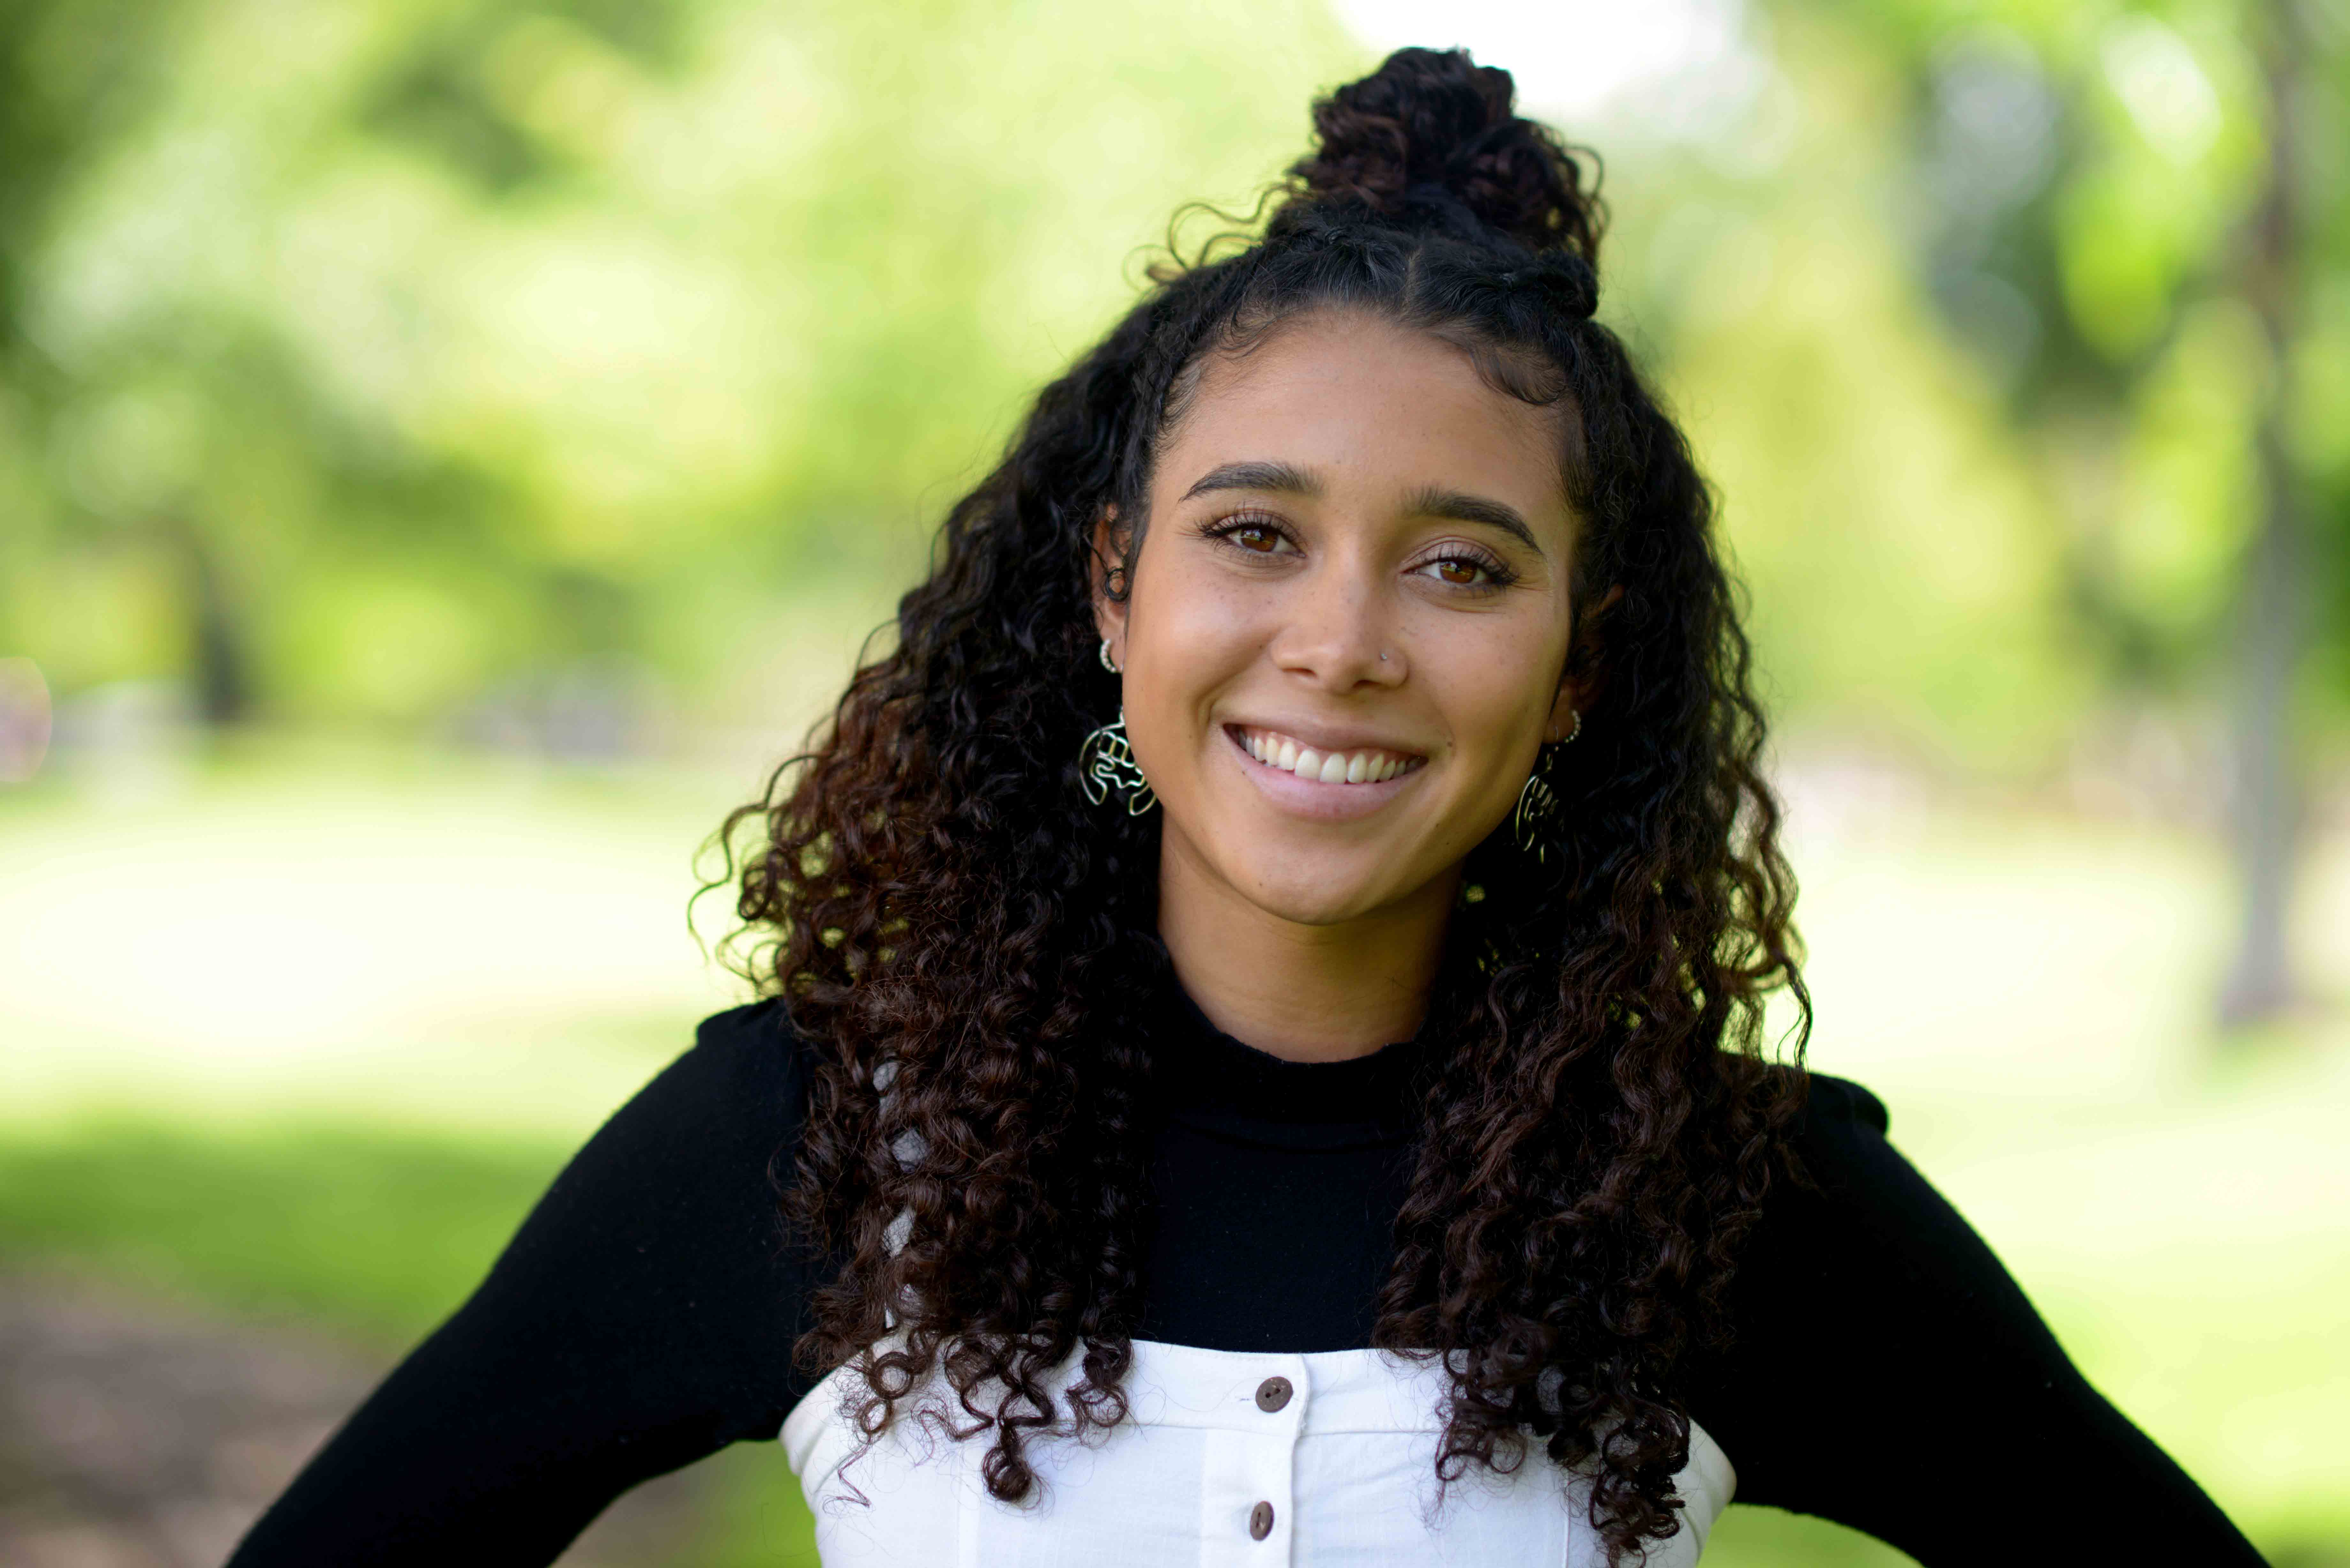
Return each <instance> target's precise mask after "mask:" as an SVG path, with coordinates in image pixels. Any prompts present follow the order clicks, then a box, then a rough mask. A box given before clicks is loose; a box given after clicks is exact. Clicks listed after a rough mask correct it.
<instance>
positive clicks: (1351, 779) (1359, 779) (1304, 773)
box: [1243, 732, 1411, 784]
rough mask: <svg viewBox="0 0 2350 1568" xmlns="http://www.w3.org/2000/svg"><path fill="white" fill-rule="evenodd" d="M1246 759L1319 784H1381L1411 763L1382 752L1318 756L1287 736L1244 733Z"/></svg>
mask: <svg viewBox="0 0 2350 1568" xmlns="http://www.w3.org/2000/svg"><path fill="white" fill-rule="evenodd" d="M1243 739H1244V740H1245V741H1246V742H1247V743H1248V750H1249V755H1251V756H1253V757H1254V758H1255V759H1256V760H1257V761H1259V762H1261V763H1264V764H1265V765H1266V766H1267V767H1274V768H1279V769H1281V770H1282V771H1283V772H1284V773H1293V774H1296V775H1297V776H1298V777H1299V778H1302V779H1313V780H1315V782H1316V783H1319V784H1382V783H1384V782H1386V781H1387V780H1388V779H1391V778H1393V777H1395V776H1396V775H1397V774H1400V773H1402V772H1404V771H1405V769H1407V768H1408V767H1409V766H1410V765H1411V764H1410V760H1409V758H1405V757H1398V756H1391V755H1389V754H1388V753H1385V752H1376V751H1366V752H1356V753H1351V754H1350V753H1345V752H1319V751H1316V750H1315V749H1314V748H1313V747H1312V746H1301V745H1299V744H1298V743H1297V742H1295V741H1294V740H1291V739H1290V738H1289V737H1288V736H1286V735H1276V734H1272V733H1265V734H1250V733H1247V732H1243Z"/></svg>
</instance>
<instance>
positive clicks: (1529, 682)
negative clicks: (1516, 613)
mask: <svg viewBox="0 0 2350 1568" xmlns="http://www.w3.org/2000/svg"><path fill="white" fill-rule="evenodd" d="M1465 629H1466V628H1458V627H1455V628H1448V630H1450V631H1451V633H1452V634H1453V635H1451V636H1448V637H1445V638H1442V639H1430V642H1429V643H1428V644H1427V645H1425V646H1424V647H1423V649H1422V650H1421V651H1420V653H1419V655H1418V656H1417V657H1416V659H1415V661H1414V670H1413V672H1414V674H1415V675H1416V676H1418V677H1419V678H1420V679H1422V680H1424V681H1425V682H1426V684H1427V685H1428V687H1429V689H1430V691H1431V692H1432V693H1434V694H1435V695H1436V696H1437V700H1438V701H1439V703H1440V706H1441V707H1442V709H1443V711H1444V712H1445V714H1446V717H1447V720H1448V724H1449V727H1450V728H1451V732H1452V738H1453V743H1454V744H1455V745H1457V746H1459V747H1460V748H1461V751H1462V753H1465V754H1466V755H1467V756H1468V757H1469V758H1471V759H1473V760H1474V761H1475V762H1476V763H1479V764H1480V766H1481V769H1500V768H1502V767H1503V765H1504V764H1505V763H1507V764H1511V765H1514V763H1515V760H1516V753H1517V752H1518V751H1520V750H1521V749H1523V750H1526V751H1529V752H1531V751H1532V750H1533V749H1534V746H1535V744H1536V743H1538V742H1539V741H1540V739H1541V731H1542V725H1543V722H1544V719H1545V718H1547V717H1548V716H1549V713H1550V707H1551V701H1552V697H1553V692H1554V690H1555V676H1556V673H1557V670H1558V666H1559V661H1560V660H1561V659H1564V657H1565V653H1564V650H1563V649H1561V650H1557V651H1554V649H1552V647H1551V642H1552V640H1553V639H1550V638H1549V637H1547V636H1545V635H1544V631H1545V629H1546V628H1540V627H1513V626H1507V625H1501V624H1496V625H1494V626H1493V627H1492V628H1491V632H1490V634H1489V635H1484V636H1464V635H1461V633H1462V632H1463V631H1464V630H1465Z"/></svg>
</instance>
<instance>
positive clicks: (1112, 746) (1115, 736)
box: [1077, 638, 1159, 816]
mask: <svg viewBox="0 0 2350 1568" xmlns="http://www.w3.org/2000/svg"><path fill="white" fill-rule="evenodd" d="M1099 657H1100V659H1101V666H1102V668H1103V669H1104V670H1108V671H1109V672H1110V673H1111V674H1112V675H1117V674H1119V673H1121V671H1120V670H1118V665H1117V664H1116V663H1115V662H1113V661H1112V659H1110V656H1109V639H1107V638H1104V639H1102V645H1101V652H1100V655H1099ZM1077 782H1078V783H1079V784H1083V785H1084V786H1085V791H1086V798H1087V800H1090V801H1092V802H1093V803H1094V804H1095V805H1101V803H1102V802H1104V801H1106V800H1107V799H1108V798H1109V794H1110V791H1112V790H1113V789H1115V790H1116V791H1118V794H1119V795H1120V796H1121V797H1123V798H1124V800H1125V802H1126V815H1128V816H1140V815H1142V814H1143V813H1144V812H1146V811H1149V809H1150V808H1151V807H1152V806H1154V805H1158V804H1159V797H1158V796H1157V795H1156V794H1152V793H1151V789H1150V781H1149V779H1147V778H1144V777H1143V776H1142V769H1141V768H1140V767H1139V766H1138V765H1136V763H1135V760H1134V748H1133V747H1132V746H1131V745H1129V744H1128V742H1127V738H1126V704H1125V703H1123V702H1120V703H1119V704H1118V718H1117V719H1116V720H1115V721H1114V722H1110V723H1107V724H1104V725H1103V726H1102V727H1101V728H1100V729H1098V730H1095V731H1093V732H1091V733H1089V734H1087V736H1086V738H1085V739H1084V740H1083V741H1081V742H1078V744H1077Z"/></svg>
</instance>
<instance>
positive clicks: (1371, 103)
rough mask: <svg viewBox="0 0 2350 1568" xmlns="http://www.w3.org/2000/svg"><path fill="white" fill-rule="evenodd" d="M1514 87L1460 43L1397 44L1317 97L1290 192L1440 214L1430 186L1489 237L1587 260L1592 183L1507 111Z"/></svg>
mask: <svg viewBox="0 0 2350 1568" xmlns="http://www.w3.org/2000/svg"><path fill="white" fill-rule="evenodd" d="M1515 94H1516V84H1515V83H1514V82H1513V81H1512V80H1511V79H1510V73H1509V72H1507V71H1505V70H1502V69H1500V68H1499V67H1493V66H1481V65H1478V64H1477V63H1476V62H1475V61H1473V60H1471V58H1470V57H1469V52H1468V51H1467V50H1465V49H1444V50H1438V49H1398V50H1397V51H1396V52H1395V53H1394V54H1392V55H1389V56H1388V57H1387V59H1386V61H1385V62H1384V63H1382V64H1381V65H1380V67H1379V68H1378V70H1376V71H1374V72H1372V73H1371V74H1370V75H1369V76H1367V77H1365V78H1363V79H1362V80H1360V81H1357V82H1349V83H1347V85H1346V86H1345V87H1342V88H1337V89H1336V91H1334V92H1332V93H1331V94H1330V95H1329V96H1328V97H1326V98H1324V99H1317V100H1315V105H1314V129H1315V133H1316V136H1317V138H1318V140H1319V143H1320V144H1319V145H1318V146H1317V147H1315V150H1314V151H1312V152H1310V153H1308V154H1307V155H1306V156H1305V157H1304V158H1302V159H1300V160H1298V161H1297V162H1295V164H1293V165H1291V166H1290V170H1289V173H1290V177H1291V180H1292V182H1293V187H1292V188H1293V191H1294V192H1295V194H1294V195H1293V197H1292V200H1293V201H1298V202H1344V201H1355V202H1362V203H1363V204H1365V205H1367V206H1368V207H1370V208H1372V209H1373V210H1374V211H1376V212H1378V213H1385V214H1388V215H1390V216H1395V217H1405V216H1407V215H1408V214H1409V213H1412V212H1414V211H1415V210H1419V211H1436V212H1439V213H1440V208H1441V206H1442V203H1435V202H1428V201H1427V200H1426V199H1425V196H1426V192H1427V191H1428V189H1429V188H1430V187H1439V188H1441V189H1442V190H1443V191H1445V192H1449V193H1451V195H1452V196H1453V197H1455V198H1457V199H1458V202H1459V203H1460V205H1461V207H1463V208H1465V209H1466V210H1467V211H1468V212H1469V213H1473V214H1474V215H1475V218H1476V220H1477V222H1479V223H1482V224H1483V225H1484V226H1485V227H1486V228H1488V229H1490V230H1492V231H1493V232H1494V233H1495V234H1499V235H1503V236H1506V237H1508V238H1510V239H1513V240H1515V241H1517V242H1518V243H1519V244H1524V245H1529V246H1532V247H1533V248H1534V249H1536V250H1567V251H1572V252H1574V253H1575V254H1578V255H1579V256H1580V257H1581V258H1582V259H1583V261H1584V262H1585V263H1586V265H1588V264H1594V263H1596V262H1597V260H1598V258H1599V234H1600V231H1601V229H1602V227H1603V226H1604V225H1605V223H1606V214H1605V209H1604V208H1603V207H1602V206H1601V205H1600V202H1599V198H1598V194H1597V192H1596V188H1591V189H1586V187H1585V185H1584V183H1583V168H1582V165H1581V164H1579V163H1578V162H1577V161H1575V157H1574V155H1573V154H1571V153H1569V152H1568V151H1567V150H1566V147H1565V144H1564V143H1562V142H1561V141H1560V140H1559V139H1558V137H1557V135H1556V134H1555V132H1553V131H1552V130H1550V129H1549V128H1548V127H1547V126H1544V125H1540V124H1537V123H1536V122H1535V121H1534V120H1530V119H1520V118H1519V117H1518V116H1517V114H1516V113H1515V112H1514V111H1513V109H1512V108H1511V103H1512V100H1513V98H1514V97H1515ZM1586 156H1588V155H1587V154H1586ZM1408 193H1410V194H1409V197H1408Z"/></svg>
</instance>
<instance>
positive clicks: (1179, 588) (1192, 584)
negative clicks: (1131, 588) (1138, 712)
mask: <svg viewBox="0 0 2350 1568" xmlns="http://www.w3.org/2000/svg"><path fill="white" fill-rule="evenodd" d="M1153 587H1154V588H1155V589H1156V590H1157V591H1155V592H1153V593H1152V594H1150V595H1149V597H1148V600H1147V602H1145V600H1144V597H1143V596H1141V595H1139V594H1138V595H1137V604H1136V607H1135V610H1134V612H1133V616H1132V619H1131V623H1130V624H1131V628H1132V630H1131V633H1130V640H1129V643H1128V647H1129V649H1130V651H1129V653H1128V666H1129V668H1131V669H1132V670H1134V672H1135V673H1136V674H1137V675H1138V676H1139V677H1140V678H1141V679H1142V680H1143V681H1145V682H1146V683H1147V684H1148V686H1149V692H1150V696H1149V703H1150V706H1151V708H1152V710H1153V711H1155V712H1159V713H1163V714H1171V713H1172V712H1174V711H1176V710H1178V709H1180V708H1183V707H1186V706H1189V705H1192V704H1195V703H1197V702H1198V701H1203V700H1204V699H1205V698H1206V697H1207V696H1208V695H1210V694H1211V693H1212V692H1213V691H1215V690H1216V689H1217V688H1218V687H1219V686H1221V685H1222V683H1223V682H1224V681H1226V680H1229V679H1230V678H1231V677H1232V674H1233V673H1234V672H1236V671H1238V670H1245V669H1246V668H1247V667H1248V665H1249V663H1250V661H1251V660H1252V659H1254V658H1255V656H1256V654H1257V652H1258V651H1259V650H1260V649H1262V648H1263V645H1264V641H1265V639H1266V637H1267V636H1268V635H1269V632H1268V630H1267V626H1266V622H1267V607H1266V605H1265V603H1264V599H1265V596H1263V595H1261V594H1260V595H1252V594H1249V593H1246V592H1241V591H1235V588H1234V586H1233V585H1232V583H1230V582H1229V581H1226V582H1218V581H1216V580H1215V579H1214V578H1212V577H1198V578H1194V579H1192V580H1185V579H1184V578H1183V577H1182V576H1181V575H1180V574H1170V575H1169V576H1166V577H1164V578H1162V579H1161V580H1160V581H1159V582H1158V583H1156V584H1154V585H1153Z"/></svg>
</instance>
